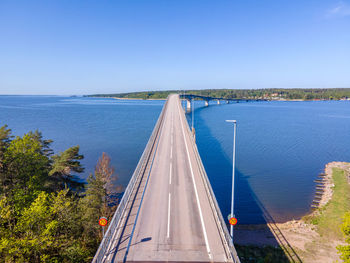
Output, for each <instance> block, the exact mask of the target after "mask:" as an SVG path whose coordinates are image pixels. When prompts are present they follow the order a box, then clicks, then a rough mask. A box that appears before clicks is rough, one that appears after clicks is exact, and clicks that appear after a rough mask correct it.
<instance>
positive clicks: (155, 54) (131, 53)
mask: <svg viewBox="0 0 350 263" xmlns="http://www.w3.org/2000/svg"><path fill="white" fill-rule="evenodd" d="M332 87H350V0H347V1H334V0H303V1H302V0H288V1H284V0H276V1H272V0H266V1H265V0H264V1H262V0H256V1H251V0H244V1H235V0H229V1H224V0H222V1H221V0H208V1H207V0H158V1H156V0H113V1H103V0H100V1H97V0H96V1H87V0H82V1H77V0H76V1H71V0H57V1H55V0H49V1H48V0H43V1H27V0H25V1H17V0H9V1H6V0H0V94H92V93H112V92H128V91H141V90H164V89H200V88H332Z"/></svg>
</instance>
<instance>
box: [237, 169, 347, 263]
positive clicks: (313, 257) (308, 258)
mask: <svg viewBox="0 0 350 263" xmlns="http://www.w3.org/2000/svg"><path fill="white" fill-rule="evenodd" d="M333 168H340V169H342V170H345V171H350V163H346V162H330V163H328V164H326V165H325V169H324V174H325V176H324V177H323V183H324V192H323V194H322V196H321V197H320V201H319V205H318V208H316V209H312V208H310V211H309V213H307V214H305V215H304V216H303V217H302V218H301V219H298V220H289V221H287V222H284V223H274V222H269V223H267V224H256V225H240V226H237V227H236V228H235V230H234V236H235V237H236V238H235V244H237V245H240V246H247V247H249V246H257V247H262V248H263V247H265V246H273V247H280V248H281V249H283V251H285V254H288V255H291V254H293V253H294V254H295V255H296V257H297V258H299V256H298V255H301V256H302V259H303V260H302V261H303V262H320V263H321V262H322V263H324V262H333V261H334V260H336V259H339V255H338V253H337V249H336V246H337V245H340V244H344V243H343V242H344V241H343V240H339V239H330V240H327V241H328V242H324V240H323V237H322V235H320V234H319V232H318V231H317V226H316V225H314V224H312V223H311V222H310V219H312V218H316V217H317V216H319V215H320V214H321V212H322V211H323V210H324V209H325V208H326V205H327V204H328V203H329V202H330V201H331V200H332V197H333V187H334V180H333ZM315 187H316V186H315ZM286 251H287V253H286ZM294 259H295V257H294Z"/></svg>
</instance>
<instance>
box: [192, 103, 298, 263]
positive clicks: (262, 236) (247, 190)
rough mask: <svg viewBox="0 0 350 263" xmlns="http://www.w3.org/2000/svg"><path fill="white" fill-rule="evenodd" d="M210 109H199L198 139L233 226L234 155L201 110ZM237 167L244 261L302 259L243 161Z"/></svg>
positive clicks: (237, 234)
mask: <svg viewBox="0 0 350 263" xmlns="http://www.w3.org/2000/svg"><path fill="white" fill-rule="evenodd" d="M209 107H210V106H209ZM207 109H208V108H207V107H197V108H196V109H195V120H194V121H195V128H196V141H197V146H198V150H199V153H200V155H201V158H202V161H203V165H204V167H205V169H206V172H207V174H208V177H209V180H210V183H211V185H212V188H213V191H214V193H215V196H216V199H217V201H218V203H219V206H220V209H221V212H222V214H223V217H224V219H225V220H226V222H227V227H228V229H229V225H228V219H227V217H228V215H229V213H230V207H231V184H232V181H231V180H232V159H230V157H228V156H227V154H226V153H225V152H224V151H223V149H222V147H221V145H220V142H219V140H218V139H217V138H215V136H213V134H212V133H211V131H210V128H209V127H208V126H207V125H206V122H205V120H204V119H203V116H202V114H201V113H202V112H203V111H205V110H207ZM186 117H187V119H188V121H189V123H191V114H187V115H186ZM237 168H238V169H237ZM237 168H236V173H235V216H236V218H237V219H238V225H237V226H236V227H235V231H234V243H235V246H236V249H237V252H238V255H239V257H240V258H241V261H242V263H243V262H302V261H301V259H300V257H299V256H298V255H297V253H296V251H295V250H294V249H293V248H292V246H291V245H290V244H289V242H288V240H287V239H286V238H285V236H284V235H283V233H282V231H281V230H280V229H279V227H278V226H277V224H276V222H275V220H274V219H273V217H272V216H271V215H270V213H269V211H268V210H267V209H266V208H265V206H264V204H263V203H262V202H261V201H260V200H259V198H258V196H257V195H256V194H255V193H254V191H253V190H252V188H251V187H250V184H249V181H248V179H249V176H247V175H245V174H244V173H242V172H241V171H240V170H239V164H237ZM259 240H260V242H259ZM257 251H259V252H257ZM254 256H255V258H254Z"/></svg>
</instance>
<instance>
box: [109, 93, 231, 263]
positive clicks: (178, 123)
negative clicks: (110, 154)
mask: <svg viewBox="0 0 350 263" xmlns="http://www.w3.org/2000/svg"><path fill="white" fill-rule="evenodd" d="M156 141H157V140H156ZM193 143H194V142H193V138H192V136H191V133H190V132H189V130H188V124H187V121H186V117H185V115H184V112H183V109H182V108H181V103H180V99H179V96H178V95H170V96H169V98H168V103H167V107H166V109H165V113H164V121H163V123H162V126H161V129H160V133H159V137H158V141H157V145H156V147H155V150H154V153H155V154H154V158H151V160H150V162H149V165H148V167H147V169H146V174H145V176H144V178H143V180H142V182H141V183H140V187H139V188H138V189H135V194H134V198H131V200H130V202H129V204H128V206H127V207H128V209H127V211H126V213H125V214H124V215H123V218H122V220H121V223H120V226H118V228H117V230H116V231H115V233H114V236H113V239H112V240H113V242H111V244H110V246H109V248H108V253H107V257H105V260H104V262H123V260H124V257H125V253H126V251H127V246H128V243H129V241H130V234H131V233H132V229H133V227H134V224H135V218H136V214H137V212H138V210H139V216H138V219H137V222H136V225H135V227H134V234H133V236H132V240H131V243H130V246H129V250H128V253H127V257H126V261H127V262H155V261H156V262H157V261H158V262H160V261H168V262H227V261H230V260H228V258H227V250H225V245H224V242H223V238H222V236H221V235H220V231H219V227H218V225H217V224H216V221H215V216H214V213H213V210H212V208H211V206H210V203H209V198H208V196H207V192H206V190H205V185H204V181H203V178H202V175H201V174H200V168H199V167H200V166H199V163H198V161H197V159H196V156H195V153H194V150H193V147H192V144H193ZM152 161H153V163H152ZM148 174H149V181H148V184H147V187H146V189H145V192H144V198H143V201H142V204H141V206H140V202H141V196H142V192H143V190H144V188H145V185H146V178H147V175H148ZM139 207H140V209H139Z"/></svg>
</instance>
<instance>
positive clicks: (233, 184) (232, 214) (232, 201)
mask: <svg viewBox="0 0 350 263" xmlns="http://www.w3.org/2000/svg"><path fill="white" fill-rule="evenodd" d="M226 122H231V123H233V154H232V196H231V217H235V215H234V198H235V197H234V195H235V159H236V128H237V121H236V120H226ZM230 235H231V238H232V242H233V225H230Z"/></svg>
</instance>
